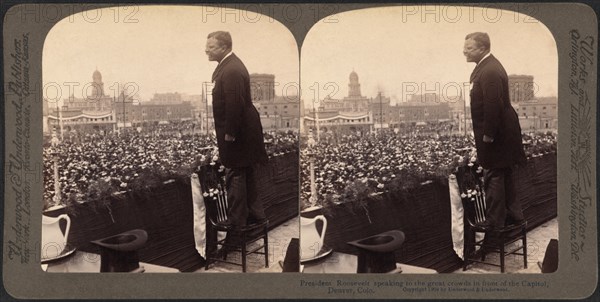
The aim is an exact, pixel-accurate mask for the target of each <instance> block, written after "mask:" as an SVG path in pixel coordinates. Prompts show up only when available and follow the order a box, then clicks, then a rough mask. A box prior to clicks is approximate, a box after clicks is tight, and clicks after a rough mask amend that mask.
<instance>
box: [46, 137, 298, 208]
mask: <svg viewBox="0 0 600 302" xmlns="http://www.w3.org/2000/svg"><path fill="white" fill-rule="evenodd" d="M161 130H163V131H151V132H137V131H121V132H120V133H114V132H109V133H103V132H100V131H99V132H94V133H85V134H81V133H80V134H77V136H76V137H70V136H69V137H68V138H64V139H63V140H62V141H61V142H60V143H56V144H54V145H53V144H52V142H51V141H52V139H49V140H48V141H47V142H46V143H45V144H44V148H43V161H44V193H43V197H44V201H45V204H46V206H50V205H54V204H56V203H57V202H56V201H54V200H53V197H54V195H55V194H54V190H55V185H54V178H55V176H54V162H55V160H56V161H57V170H58V178H59V183H60V188H61V190H60V191H61V201H60V202H58V203H59V204H60V203H64V201H65V200H68V199H69V198H77V199H81V198H83V197H82V196H83V195H84V193H85V192H87V191H88V188H89V186H90V185H92V184H94V183H95V182H97V181H104V182H106V183H111V184H115V185H116V187H117V188H119V189H122V190H127V189H129V188H130V187H131V184H132V183H134V182H135V180H136V179H138V178H140V177H144V176H145V175H148V173H147V172H148V171H156V170H159V171H162V172H164V173H165V174H168V173H171V174H178V172H179V171H182V170H185V168H187V167H192V168H193V167H194V166H195V165H200V164H203V163H206V162H210V161H211V160H212V159H213V158H214V157H215V156H216V155H217V154H218V152H217V149H216V141H215V138H214V136H213V135H205V134H200V133H193V132H190V131H164V130H167V129H161ZM54 140H55V141H56V138H54ZM265 143H266V148H267V153H268V154H269V156H277V155H281V154H283V153H286V152H294V151H297V150H298V138H297V134H296V133H293V132H267V133H265ZM138 180H140V179H138ZM142 181H143V179H142ZM81 201H85V200H81Z"/></svg>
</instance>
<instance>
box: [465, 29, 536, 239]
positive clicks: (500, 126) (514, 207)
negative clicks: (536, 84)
mask: <svg viewBox="0 0 600 302" xmlns="http://www.w3.org/2000/svg"><path fill="white" fill-rule="evenodd" d="M463 54H464V55H465V57H466V58H467V62H474V63H476V64H477V65H476V66H475V69H474V70H473V73H472V74H471V80H470V81H471V94H470V95H471V118H472V120H473V133H474V136H475V146H476V148H477V159H478V161H479V164H480V165H481V166H482V167H483V168H484V191H485V198H486V208H487V212H486V221H485V222H483V223H481V226H483V227H490V228H493V227H503V226H504V225H505V224H520V223H522V222H523V221H524V217H523V210H522V208H521V204H520V202H519V201H518V200H517V198H516V192H515V186H514V183H513V178H512V169H513V167H514V166H515V165H517V164H524V163H525V162H526V157H525V152H524V150H523V144H522V139H521V126H520V125H519V117H518V115H517V113H516V111H515V110H514V108H513V107H512V106H511V104H510V98H509V92H508V91H509V89H508V88H509V87H508V76H507V74H506V71H505V70H504V67H502V64H500V62H499V61H498V60H497V59H496V58H495V57H494V56H493V55H492V54H491V53H490V38H489V36H488V35H487V34H486V33H481V32H475V33H471V34H468V35H467V36H466V38H465V45H464V49H463Z"/></svg>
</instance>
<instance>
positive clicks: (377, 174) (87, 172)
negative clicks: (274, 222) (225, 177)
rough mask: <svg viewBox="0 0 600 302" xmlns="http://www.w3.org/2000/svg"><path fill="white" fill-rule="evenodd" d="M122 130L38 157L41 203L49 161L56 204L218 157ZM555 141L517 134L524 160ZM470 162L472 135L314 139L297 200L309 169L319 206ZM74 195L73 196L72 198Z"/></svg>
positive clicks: (283, 139) (276, 140)
mask: <svg viewBox="0 0 600 302" xmlns="http://www.w3.org/2000/svg"><path fill="white" fill-rule="evenodd" d="M155 130H156V131H142V132H138V131H127V132H124V131H123V132H121V133H113V132H110V133H102V132H95V133H86V134H79V135H78V136H77V139H64V140H63V141H62V142H60V143H58V144H56V145H55V146H52V144H51V143H50V142H47V143H46V144H45V145H44V146H45V147H44V150H43V152H44V153H43V159H44V186H45V187H44V200H45V202H46V204H47V205H52V204H55V203H56V201H54V200H53V197H54V195H55V194H54V190H55V186H54V161H55V158H56V161H57V168H58V174H59V175H58V177H59V181H60V188H61V198H62V200H66V199H67V198H69V196H72V195H73V196H75V195H76V194H82V193H85V192H86V191H87V189H88V187H89V186H90V185H91V184H93V183H94V182H96V181H98V180H104V181H108V182H110V183H113V184H115V185H116V186H117V187H119V188H122V189H123V190H127V189H128V188H130V184H131V183H132V182H133V181H134V180H135V179H136V178H138V177H143V176H144V171H146V170H149V169H159V170H161V171H165V173H168V172H173V174H176V173H175V172H177V171H180V170H182V167H190V166H194V165H199V164H202V163H206V162H210V161H211V160H212V159H213V157H214V156H216V155H217V151H216V142H215V138H214V136H212V135H206V134H203V133H202V134H201V133H199V132H194V131H175V130H174V131H168V130H172V129H166V128H164V129H163V128H160V130H161V131H158V129H155ZM264 138H265V143H266V148H267V152H268V154H269V156H270V157H273V156H279V155H282V154H284V153H287V152H297V151H298V135H297V134H296V133H294V132H281V131H278V132H266V133H265V135H264ZM556 140H557V137H556V134H554V133H551V132H548V133H535V134H532V133H529V134H523V143H524V146H525V151H526V154H527V155H528V156H529V157H536V156H540V155H542V154H544V153H548V152H556ZM472 156H474V142H473V139H472V137H471V136H468V135H467V136H464V135H444V134H442V135H440V134H437V133H435V132H428V133H416V134H415V132H413V133H411V134H406V133H404V132H394V131H380V132H375V133H366V134H361V135H356V134H347V135H336V137H335V139H321V140H320V141H319V142H317V143H316V145H314V146H308V145H307V143H306V141H304V140H303V142H302V144H301V146H300V162H301V167H300V171H301V200H302V201H303V202H306V201H308V200H309V197H310V195H311V182H310V165H311V162H312V165H313V167H314V172H315V184H316V188H317V194H318V199H322V198H323V197H324V196H326V195H328V194H340V193H341V192H343V190H344V189H345V187H346V186H347V184H348V183H349V181H354V180H357V179H364V180H368V184H369V185H370V186H373V189H374V190H375V191H384V190H386V189H387V188H388V187H386V186H388V185H389V184H390V183H391V182H392V181H394V180H397V179H396V178H399V177H403V176H405V175H417V176H419V177H421V178H426V177H428V176H432V177H433V176H440V175H446V176H447V175H448V174H449V173H452V171H454V170H455V169H456V167H457V166H458V165H460V163H462V162H464V158H465V157H472ZM74 194H75V195H74Z"/></svg>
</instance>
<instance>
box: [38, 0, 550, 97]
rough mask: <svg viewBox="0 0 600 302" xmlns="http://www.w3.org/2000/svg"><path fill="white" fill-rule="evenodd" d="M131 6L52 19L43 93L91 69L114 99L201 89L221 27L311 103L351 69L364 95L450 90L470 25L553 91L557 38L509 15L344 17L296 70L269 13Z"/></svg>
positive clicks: (333, 91) (280, 88)
mask: <svg viewBox="0 0 600 302" xmlns="http://www.w3.org/2000/svg"><path fill="white" fill-rule="evenodd" d="M135 8H136V9H135V10H133V9H131V8H130V9H126V8H125V7H119V8H114V7H113V8H107V9H102V10H94V11H88V12H86V13H85V14H84V13H78V14H75V15H73V16H71V17H69V18H66V19H64V20H62V21H60V22H59V23H57V24H56V25H55V26H54V27H53V28H52V30H51V31H50V33H49V34H48V36H47V38H46V41H45V44H44V52H43V66H42V68H43V82H44V84H45V85H48V86H49V87H50V86H51V87H53V88H52V89H45V90H44V96H45V97H46V98H50V99H55V98H58V93H60V97H61V98H66V97H67V96H68V94H69V91H70V89H69V86H68V84H65V83H68V82H75V83H77V85H78V86H76V87H75V89H74V91H73V92H74V94H75V96H76V97H82V96H83V94H84V92H83V91H82V88H83V87H84V85H85V84H87V83H89V82H91V81H92V73H93V72H94V70H96V68H97V69H98V70H99V71H100V72H101V73H102V76H103V81H104V85H105V93H107V94H109V95H112V94H114V93H115V92H116V91H119V90H120V88H117V86H119V87H121V88H122V87H123V86H124V85H125V84H127V83H132V84H130V85H129V86H128V92H132V91H136V92H137V94H138V95H139V97H140V99H141V100H142V101H145V100H149V99H150V98H152V95H153V94H154V93H166V92H179V93H186V94H201V93H202V86H203V85H202V83H203V82H207V81H210V78H211V75H212V72H213V70H214V68H215V67H216V62H209V61H208V60H207V57H206V54H205V53H204V49H205V44H206V36H207V35H208V33H210V32H212V31H215V30H227V31H230V32H231V34H232V37H233V50H234V53H236V54H237V55H238V56H239V57H240V58H241V59H242V61H243V62H244V63H245V65H246V67H247V68H248V70H249V72H250V73H271V74H275V81H276V82H277V86H276V94H277V95H283V94H284V87H289V85H291V86H292V89H290V90H287V93H290V92H291V93H292V94H293V93H295V92H296V90H295V89H293V87H297V86H298V82H299V79H300V78H301V79H302V82H301V83H300V84H301V87H302V98H303V99H304V101H305V106H307V107H310V106H311V100H313V99H315V98H317V99H323V98H324V97H325V96H327V95H331V97H333V98H342V97H344V96H346V95H347V94H348V76H349V74H350V72H352V71H353V70H354V71H355V72H356V73H357V74H358V76H359V80H360V83H361V88H362V94H363V95H364V96H367V97H375V96H376V95H377V93H378V92H379V91H381V92H382V93H383V94H384V95H386V96H390V97H391V98H392V100H393V101H394V102H398V101H402V100H406V99H407V98H408V97H409V96H410V94H412V93H415V94H418V93H422V92H426V91H427V92H438V93H441V94H443V95H449V96H452V95H455V94H457V88H458V87H461V86H463V87H464V85H465V84H464V83H468V80H469V75H470V74H471V71H472V70H473V68H474V67H475V64H474V63H467V62H466V61H465V58H464V56H463V54H462V49H463V44H464V37H465V35H466V34H467V33H470V32H474V31H484V32H487V33H488V34H489V35H490V38H491V44H492V45H491V50H492V53H493V54H494V56H496V57H497V58H498V59H499V60H500V62H501V63H502V64H503V65H504V67H505V69H506V70H507V72H508V73H509V74H528V75H533V76H534V82H535V84H536V86H535V87H536V91H535V94H536V96H556V95H557V86H558V57H557V50H556V44H555V42H554V39H553V37H552V34H551V33H550V32H549V31H548V29H547V28H546V27H545V26H544V25H543V24H542V23H540V22H539V21H537V20H535V19H533V18H531V17H528V16H526V15H522V14H518V13H515V12H512V11H506V10H496V9H480V8H467V7H456V6H437V7H431V6H422V5H421V6H399V7H380V8H371V9H362V10H354V11H350V12H344V13H339V14H336V15H333V16H330V17H328V18H327V20H326V22H325V21H324V22H317V23H316V24H315V25H314V26H313V27H312V28H311V30H310V31H309V33H308V34H307V36H306V38H305V40H304V42H303V45H302V46H301V47H302V48H301V50H300V55H301V60H302V61H301V62H300V64H301V67H302V68H301V70H299V54H298V46H297V43H296V41H295V40H294V38H293V36H292V35H291V33H290V32H289V30H288V29H287V28H286V27H285V26H283V25H282V24H280V23H279V22H278V21H276V20H273V19H271V18H269V17H267V16H264V15H258V14H255V13H249V12H245V11H236V10H228V11H224V9H223V8H220V9H219V8H217V11H216V12H215V8H207V7H203V6H168V5H165V6H155V5H152V6H136V7H135ZM218 10H222V11H218ZM92 21H93V22H92ZM300 73H301V77H300ZM49 84H53V85H49ZM286 85H288V86H286ZM436 85H437V86H436ZM467 86H468V84H467ZM56 87H60V91H58V92H57V89H55V88H56ZM467 89H468V88H467ZM465 97H466V98H467V100H468V93H467V94H466V95H465Z"/></svg>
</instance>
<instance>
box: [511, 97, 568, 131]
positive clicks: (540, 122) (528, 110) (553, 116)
mask: <svg viewBox="0 0 600 302" xmlns="http://www.w3.org/2000/svg"><path fill="white" fill-rule="evenodd" d="M513 106H514V108H515V110H516V111H517V114H518V115H519V122H520V123H521V129H522V130H523V131H546V130H556V129H558V98H556V97H540V98H537V99H533V100H528V101H525V102H520V103H518V104H515V105H513Z"/></svg>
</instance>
